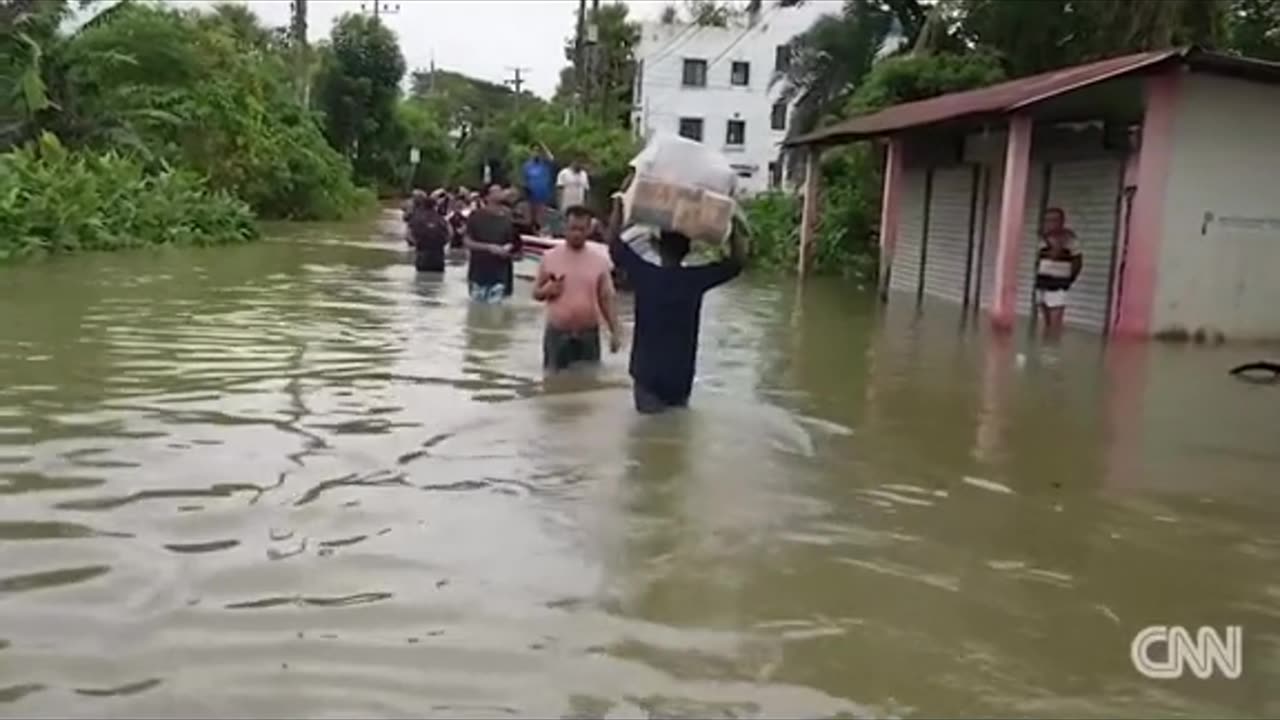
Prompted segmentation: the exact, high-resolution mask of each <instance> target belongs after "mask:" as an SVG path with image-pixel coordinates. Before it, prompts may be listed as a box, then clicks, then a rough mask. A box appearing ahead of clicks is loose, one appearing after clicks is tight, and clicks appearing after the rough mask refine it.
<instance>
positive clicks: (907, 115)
mask: <svg viewBox="0 0 1280 720" xmlns="http://www.w3.org/2000/svg"><path fill="white" fill-rule="evenodd" d="M1188 52H1190V50H1189V49H1187V48H1178V49H1173V50H1157V51H1152V52H1144V53H1137V54H1135V55H1125V56H1123V57H1116V58H1110V59H1107V60H1099V61H1097V62H1092V63H1088V64H1087V65H1076V66H1074V67H1069V68H1063V69H1061V70H1054V71H1051V72H1047V73H1041V74H1039V75H1031V76H1029V77H1024V78H1018V79H1017V80H1009V81H1007V82H1002V83H998V84H996V85H989V86H987V87H984V88H977V89H976V90H966V91H964V92H957V93H950V94H947V95H939V96H937V97H933V98H929V99H927V100H917V101H916V102H909V103H903V104H901V105H894V106H892V107H888V108H885V109H884V110H881V111H879V112H875V113H871V114H868V115H859V116H858V117H854V118H850V119H848V120H844V121H842V122H838V123H835V124H834V125H828V126H827V127H824V128H819V129H818V130H815V131H813V132H811V133H808V134H805V135H801V136H799V137H796V138H793V139H791V140H787V141H786V142H785V143H784V145H787V146H796V145H812V144H821V143H834V142H841V141H848V140H856V139H859V138H866V137H873V136H876V135H884V134H886V133H891V132H895V131H898V130H905V129H907V128H913V127H920V126H923V125H932V124H934V123H938V122H942V121H945V120H955V119H958V118H962V117H971V116H980V115H999V114H1004V113H1009V112H1014V111H1016V110H1018V109H1020V108H1025V107H1027V106H1029V105H1034V104H1035V103H1038V102H1043V101H1045V100H1048V99H1050V98H1053V97H1057V96H1058V95H1062V94H1063V93H1068V92H1071V91H1073V90H1079V89H1081V88H1085V87H1088V86H1089V85H1093V84H1095V83H1099V82H1102V81H1104V80H1110V79H1112V78H1116V77H1120V76H1122V75H1127V74H1129V73H1132V72H1136V71H1138V70H1141V69H1143V68H1148V67H1151V66H1153V65H1158V64H1160V63H1163V62H1167V61H1169V60H1173V59H1175V58H1181V57H1185V56H1186V54H1187V53H1188Z"/></svg>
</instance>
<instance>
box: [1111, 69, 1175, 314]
mask: <svg viewBox="0 0 1280 720" xmlns="http://www.w3.org/2000/svg"><path fill="white" fill-rule="evenodd" d="M1181 79H1182V69H1181V67H1176V68H1173V69H1170V70H1168V71H1166V72H1163V73H1161V74H1159V75H1153V76H1151V77H1149V78H1148V79H1147V85H1146V105H1147V107H1146V113H1145V115H1144V116H1143V121H1142V143H1141V147H1140V148H1139V151H1138V152H1139V156H1138V170H1137V186H1138V190H1137V193H1136V194H1135V195H1134V198H1133V214H1132V219H1131V221H1130V225H1129V239H1128V245H1127V247H1126V249H1125V264H1124V273H1123V275H1122V276H1121V280H1122V283H1123V285H1122V290H1123V295H1122V296H1121V297H1120V303H1119V305H1118V306H1117V308H1116V326H1115V334H1117V335H1122V336H1125V335H1127V336H1137V337H1145V336H1146V335H1148V334H1149V333H1150V331H1151V314H1152V308H1153V306H1154V303H1155V295H1156V283H1157V281H1158V276H1159V272H1158V268H1159V263H1160V239H1161V236H1162V235H1163V233H1164V201H1165V189H1166V183H1167V180H1168V175H1169V167H1170V156H1171V155H1172V152H1173V129H1174V117H1175V111H1176V109H1177V104H1178V93H1179V90H1180V85H1181V82H1180V81H1181Z"/></svg>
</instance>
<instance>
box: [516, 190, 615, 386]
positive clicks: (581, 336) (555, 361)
mask: <svg viewBox="0 0 1280 720" xmlns="http://www.w3.org/2000/svg"><path fill="white" fill-rule="evenodd" d="M592 219H593V218H592V216H591V212H590V211H589V210H587V209H586V208H584V207H582V206H581V205H574V206H572V207H570V208H568V209H566V210H565V233H564V236H565V241H564V244H563V245H557V246H556V247H555V248H552V249H551V250H548V251H547V253H546V254H545V255H543V257H542V265H540V266H539V267H538V277H537V280H536V281H535V283H534V287H533V299H534V300H537V301H539V302H544V303H546V304H547V328H546V331H545V332H544V334H543V339H542V364H543V367H545V368H546V369H547V370H548V371H553V372H554V371H557V370H564V369H566V368H568V367H569V366H571V365H574V364H577V363H598V362H600V329H599V327H600V320H601V319H603V320H604V322H605V324H606V325H607V326H608V328H609V350H610V352H617V351H618V349H619V348H620V347H622V339H621V337H622V336H621V328H620V326H619V323H618V311H617V307H616V304H615V300H616V298H615V293H614V288H613V277H612V274H611V272H610V271H611V270H612V269H613V263H611V262H610V261H609V256H608V252H607V250H605V248H604V247H603V246H601V245H599V244H595V243H588V242H587V235H588V234H589V233H590V232H591V221H592Z"/></svg>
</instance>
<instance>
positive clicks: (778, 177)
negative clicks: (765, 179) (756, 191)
mask: <svg viewBox="0 0 1280 720" xmlns="http://www.w3.org/2000/svg"><path fill="white" fill-rule="evenodd" d="M781 185H782V164H781V163H777V162H771V163H769V187H771V188H777V187H781Z"/></svg>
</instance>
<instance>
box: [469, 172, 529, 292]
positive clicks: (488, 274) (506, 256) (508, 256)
mask: <svg viewBox="0 0 1280 720" xmlns="http://www.w3.org/2000/svg"><path fill="white" fill-rule="evenodd" d="M505 201H506V191H505V190H504V189H503V188H502V186H501V185H491V186H490V187H489V192H488V194H487V195H486V196H485V205H484V207H482V208H480V209H477V210H475V211H474V212H472V213H471V216H470V217H468V218H467V237H466V239H465V241H464V242H465V243H466V246H467V250H469V251H470V253H471V257H470V260H469V261H468V265H467V281H468V283H469V284H470V290H471V299H472V300H474V301H476V302H482V303H496V302H501V301H502V299H503V298H505V297H506V296H507V294H508V293H507V282H508V279H509V278H510V277H511V275H512V259H513V258H514V257H516V256H517V255H518V254H519V253H520V249H521V241H520V235H519V234H517V233H516V230H515V226H514V225H512V224H511V215H510V213H509V212H508V211H507V208H506V206H505Z"/></svg>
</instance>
